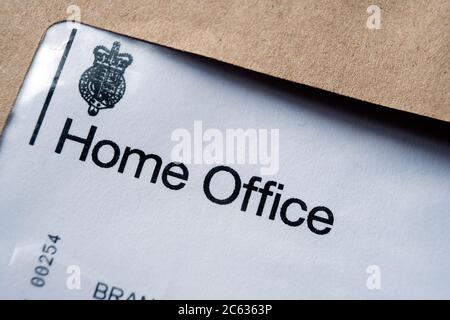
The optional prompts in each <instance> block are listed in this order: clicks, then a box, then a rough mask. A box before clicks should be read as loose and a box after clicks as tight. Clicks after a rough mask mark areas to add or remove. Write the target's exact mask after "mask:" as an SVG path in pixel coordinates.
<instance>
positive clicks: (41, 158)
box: [0, 24, 450, 299]
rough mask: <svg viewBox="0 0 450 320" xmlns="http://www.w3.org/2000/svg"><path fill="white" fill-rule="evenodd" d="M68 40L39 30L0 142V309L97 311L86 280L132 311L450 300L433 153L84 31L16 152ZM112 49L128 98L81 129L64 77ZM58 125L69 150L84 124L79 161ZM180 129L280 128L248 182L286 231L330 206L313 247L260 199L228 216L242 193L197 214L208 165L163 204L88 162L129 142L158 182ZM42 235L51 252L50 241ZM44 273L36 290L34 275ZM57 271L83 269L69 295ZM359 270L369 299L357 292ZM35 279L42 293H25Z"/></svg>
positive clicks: (84, 119) (446, 181)
mask: <svg viewBox="0 0 450 320" xmlns="http://www.w3.org/2000/svg"><path fill="white" fill-rule="evenodd" d="M70 33H71V29H70V28H68V27H67V26H66V25H65V24H57V25H55V26H53V27H52V28H51V29H50V30H49V31H48V33H47V34H46V36H45V39H44V40H43V43H42V45H41V47H40V49H39V51H38V52H37V54H36V57H35V59H34V61H33V64H32V67H31V68H30V70H29V73H28V75H27V77H26V80H25V82H24V85H23V87H22V89H21V92H20V95H19V97H18V99H17V101H16V104H15V106H14V109H13V112H12V114H11V117H10V119H9V122H8V124H7V127H6V130H5V131H4V133H3V136H2V137H1V144H0V208H1V209H0V210H1V214H0V297H1V298H27V299H31V298H65V299H78V298H82V299H91V298H96V297H97V298H99V297H100V298H101V297H102V295H101V294H100V293H99V292H97V296H95V295H96V288H97V289H98V285H99V282H100V283H103V284H105V285H106V286H107V287H108V291H107V294H106V295H105V297H106V298H108V297H109V294H110V293H111V292H110V291H111V289H112V287H116V288H120V289H117V290H116V289H115V291H114V294H113V295H112V296H111V298H114V297H115V295H117V294H118V292H120V290H122V292H123V295H121V298H127V297H129V296H130V295H132V293H134V294H135V297H136V298H141V296H143V295H144V296H145V298H147V299H152V298H154V299H168V298H180V299H184V298H186V299H197V298H211V299H215V298H224V299H260V298H262V299H265V298H269V299H282V298H285V299H299V298H374V299H376V298H450V274H449V272H448V271H449V270H450V251H449V250H448V249H449V244H450V232H449V231H448V230H449V228H450V211H449V207H450V197H449V195H450V166H449V163H450V162H449V160H450V150H449V148H448V146H446V145H441V144H439V143H437V142H434V141H432V140H428V139H426V138H424V137H421V136H416V135H413V134H410V133H407V132H402V131H401V129H398V130H397V129H393V128H391V127H390V128H387V127H386V128H385V127H383V125H381V124H375V123H372V122H370V121H367V122H363V121H361V120H360V119H358V117H357V116H351V115H342V114H340V113H339V106H336V108H335V109H333V108H330V107H328V106H325V105H321V104H320V103H318V102H314V101H312V100H311V99H308V98H307V97H302V96H301V95H299V94H294V93H289V92H286V91H283V90H282V89H278V88H274V87H270V86H269V85H267V84H265V83H263V82H260V81H257V80H256V79H252V78H247V77H246V76H245V75H243V74H240V73H233V72H232V71H230V70H228V69H225V68H222V67H220V66H217V65H216V64H214V63H210V62H208V61H205V60H199V59H197V58H196V57H194V56H192V55H186V54H183V53H179V52H176V51H173V50H170V49H166V48H161V47H158V46H155V45H152V44H148V43H144V42H139V41H137V40H133V39H129V38H126V37H122V36H119V35H116V34H112V33H108V32H105V31H101V30H96V29H93V28H89V27H86V26H83V27H82V28H81V29H80V30H78V32H77V34H76V36H75V38H74V41H73V44H72V47H71V49H70V52H69V55H68V56H67V60H66V62H65V65H64V67H63V69H62V72H61V75H60V78H59V80H58V84H57V86H56V88H55V91H54V94H53V96H52V98H51V102H50V103H49V105H48V110H47V113H46V115H45V118H44V120H43V122H42V125H41V128H40V131H39V134H38V136H37V138H36V141H35V143H34V145H30V144H29V140H30V137H31V135H32V133H33V130H34V129H35V126H36V121H37V119H38V117H39V114H40V112H41V110H42V106H43V105H44V102H45V99H46V97H47V95H48V91H49V89H50V86H51V83H52V80H53V78H54V75H55V72H56V71H57V68H58V64H59V63H60V61H61V57H62V55H63V52H64V49H65V47H66V43H67V41H68V39H69V35H70ZM114 41H120V42H121V47H120V52H126V53H129V54H131V55H132V56H133V62H132V64H131V65H130V66H128V67H127V69H126V71H125V73H124V78H125V80H126V90H125V93H124V95H123V97H122V99H121V100H120V101H119V102H118V103H117V104H116V105H115V107H114V108H112V109H105V110H100V111H99V113H98V114H97V115H96V116H90V115H89V114H88V112H87V110H88V104H87V103H86V101H85V100H84V99H83V98H82V96H81V95H80V91H79V81H80V77H81V75H82V74H83V72H84V71H85V70H86V69H88V68H89V67H90V66H92V63H93V59H94V55H93V50H94V48H95V47H96V46H98V45H104V46H105V47H106V48H111V46H112V44H113V42H114ZM333 110H335V111H333ZM67 118H70V119H72V125H71V129H70V133H71V134H74V135H78V136H80V137H87V135H88V133H89V130H90V128H91V126H96V127H97V131H96V133H95V138H94V140H93V141H94V142H93V144H92V146H91V148H90V152H89V155H88V157H87V159H86V161H80V160H79V157H80V154H81V150H82V146H81V144H79V143H76V142H73V141H70V140H67V141H66V142H65V144H64V147H63V149H62V151H61V153H56V152H55V149H56V147H57V144H58V140H59V138H60V136H61V132H62V130H63V127H64V124H65V123H66V120H67ZM195 121H201V122H202V125H203V129H204V130H206V129H208V128H215V129H218V130H220V131H222V132H225V130H226V129H229V128H243V129H246V128H256V129H268V130H271V129H279V170H278V172H277V174H275V175H272V176H262V178H263V183H264V182H265V181H267V180H274V181H277V182H279V183H282V184H283V185H284V190H283V191H282V197H281V201H282V202H283V201H284V200H286V199H288V198H298V199H301V200H302V201H304V203H305V204H306V205H307V207H308V209H307V210H306V211H301V210H299V207H298V206H297V207H296V206H292V207H291V208H290V209H289V217H290V218H291V219H295V218H296V217H297V216H303V217H304V218H306V217H307V214H308V212H309V211H310V210H311V209H312V208H314V207H317V206H325V207H327V208H329V209H330V210H331V211H332V213H333V217H334V222H333V225H332V228H331V231H330V232H329V233H327V234H324V235H318V234H315V233H313V232H311V231H310V229H309V228H308V226H307V222H306V221H305V222H304V223H303V224H302V225H300V226H298V227H291V226H288V225H286V224H285V223H283V222H282V221H281V220H280V217H279V216H277V217H276V219H275V220H270V219H268V213H269V211H270V206H271V205H272V202H273V197H271V198H268V199H267V204H266V208H265V211H264V213H263V215H262V216H257V215H256V214H255V212H256V210H257V207H258V203H259V197H260V194H259V193H253V194H252V197H251V198H250V201H249V207H248V210H247V211H246V212H242V211H241V210H240V208H241V204H242V200H243V197H244V195H245V189H242V188H241V189H240V193H239V196H238V198H237V199H236V200H235V201H233V202H232V203H230V204H227V205H219V204H216V203H213V202H211V201H210V200H208V199H207V197H206V196H205V193H204V191H203V183H204V178H205V176H206V175H207V173H208V172H209V171H210V170H211V168H213V167H215V166H216V165H205V164H195V163H191V164H186V167H187V168H188V170H189V178H188V181H186V185H185V186H184V187H183V188H182V189H180V190H170V189H168V188H166V187H165V186H164V184H163V183H162V181H161V173H160V175H159V177H158V180H157V181H156V183H151V182H150V172H151V171H146V170H148V168H146V167H144V170H143V171H142V174H141V177H140V178H139V179H137V178H135V177H134V171H135V168H136V164H137V162H134V164H131V163H130V164H129V165H128V166H127V168H126V170H125V172H124V173H119V172H118V166H119V165H118V164H117V165H115V166H113V167H111V168H100V167H99V166H97V165H96V164H95V163H94V162H93V161H92V155H91V154H92V149H93V147H94V145H95V143H96V142H98V141H100V140H104V139H107V140H110V141H113V142H114V143H116V144H117V145H118V146H119V147H120V151H121V154H122V153H123V151H124V149H125V148H126V147H127V146H129V147H131V148H138V149H140V150H143V151H145V152H146V153H153V154H156V155H158V156H160V157H161V159H162V163H163V164H162V166H163V167H162V168H164V166H166V165H167V164H168V163H169V162H171V161H172V160H171V152H172V150H173V147H174V145H175V142H174V141H172V140H171V136H172V134H173V132H174V130H176V129H179V128H184V129H187V130H188V131H189V130H190V132H193V131H194V123H195ZM105 149H107V148H105ZM109 151H111V150H109ZM103 157H104V158H102V159H103V160H104V159H108V157H111V153H109V154H108V152H107V151H105V153H104V154H103ZM105 161H106V160H105ZM225 165H226V166H229V167H231V168H233V170H235V171H236V172H238V174H239V176H240V178H241V180H242V183H248V181H249V179H250V178H251V177H252V176H261V174H260V167H259V166H258V165H254V164H233V165H229V164H225ZM161 171H162V169H161ZM229 178H230V177H229V176H228V177H227V176H226V175H225V174H224V175H223V176H219V175H218V176H217V177H215V178H214V179H215V180H214V181H215V185H214V187H213V191H214V193H215V194H217V195H218V196H219V195H220V196H223V197H225V196H226V195H227V194H230V190H232V184H230V179H229ZM216 179H217V180H216ZM258 187H261V188H262V187H263V184H262V183H260V184H259V185H258ZM272 191H276V188H272ZM49 234H50V235H58V236H59V237H60V239H58V240H57V241H56V243H52V240H51V239H50V238H49V237H48V235H49ZM44 245H46V247H45V248H43V246H44ZM51 245H54V247H55V248H56V250H53V249H51V250H49V249H48V247H49V246H51ZM43 250H44V251H45V250H47V251H49V252H47V253H45V252H43ZM54 251H56V252H54ZM52 253H53V254H52ZM42 254H47V256H48V257H47V258H40V256H41V255H42ZM52 258H53V261H52V263H51V265H50V266H47V265H45V263H48V262H46V261H44V260H46V259H52ZM39 259H41V261H39ZM42 265H45V266H46V268H47V269H48V271H49V272H48V274H46V275H45V276H40V275H39V274H37V273H36V269H35V268H36V267H38V266H42ZM68 268H69V272H68ZM73 268H75V269H73ZM374 268H375V269H374ZM42 270H43V269H42V268H41V269H38V272H40V273H46V271H42ZM73 270H78V271H80V272H81V276H80V279H81V280H80V281H81V282H80V284H81V288H73V286H72V287H71V285H70V283H69V285H68V281H69V282H70V281H72V280H73V278H70V277H71V276H73ZM373 270H375V271H376V273H377V274H376V275H375V276H377V275H379V276H380V277H379V279H378V278H377V279H378V280H380V281H379V283H378V284H379V285H380V286H381V287H380V288H375V289H374V288H373V286H372V287H371V284H370V283H372V282H371V281H373V280H374V278H373V277H372V278H371V276H374V274H372V271H373ZM378 273H379V274H378ZM37 276H38V277H41V278H42V279H44V281H45V285H43V286H42V287H37V286H34V285H33V284H32V283H31V279H32V278H33V277H37ZM368 282H370V283H368ZM71 283H72V284H73V281H72V282H71ZM101 288H103V287H101ZM132 297H134V296H133V295H132Z"/></svg>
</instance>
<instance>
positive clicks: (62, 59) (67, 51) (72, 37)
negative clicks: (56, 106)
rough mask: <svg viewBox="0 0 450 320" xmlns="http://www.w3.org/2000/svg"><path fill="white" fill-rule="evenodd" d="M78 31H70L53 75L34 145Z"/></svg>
mask: <svg viewBox="0 0 450 320" xmlns="http://www.w3.org/2000/svg"><path fill="white" fill-rule="evenodd" d="M76 33H77V29H72V32H71V33H70V37H69V41H68V42H67V44H66V48H65V49H64V53H63V55H62V57H61V60H60V61H59V65H58V69H57V70H56V73H55V76H54V77H53V82H52V86H51V87H50V90H48V93H47V98H45V102H44V105H43V106H42V110H41V113H40V114H39V118H38V120H37V122H36V126H35V127H34V130H33V134H32V135H31V139H30V144H31V145H34V143H35V141H36V138H37V135H38V133H39V130H40V129H41V125H42V122H43V121H44V118H45V114H46V113H47V109H48V105H49V104H50V101H51V100H52V97H53V93H54V92H55V89H56V85H57V84H58V80H59V76H60V75H61V71H62V69H63V67H64V63H66V58H67V56H68V55H69V51H70V48H71V47H72V43H73V39H74V38H75V35H76Z"/></svg>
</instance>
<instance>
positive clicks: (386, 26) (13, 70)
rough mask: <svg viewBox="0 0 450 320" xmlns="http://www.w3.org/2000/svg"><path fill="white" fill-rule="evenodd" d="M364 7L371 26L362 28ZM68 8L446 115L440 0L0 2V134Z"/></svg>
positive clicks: (280, 72)
mask: <svg viewBox="0 0 450 320" xmlns="http://www.w3.org/2000/svg"><path fill="white" fill-rule="evenodd" d="M371 4H376V5H378V6H379V7H380V8H381V29H379V30H370V29H368V28H367V26H366V21H367V18H368V17H369V13H367V11H366V10H367V8H368V6H369V5H371ZM69 5H77V6H78V7H79V8H80V10H81V11H80V13H81V22H82V23H85V24H89V25H92V26H96V27H99V28H102V29H107V30H110V31H114V32H118V33H121V34H125V35H129V36H132V37H135V38H139V39H143V40H147V41H150V42H155V43H159V44H162V45H165V46H169V47H173V48H176V49H180V50H183V51H189V52H192V53H196V54H200V55H203V56H207V57H210V58H214V59H217V60H220V61H224V62H227V63H230V64H233V65H237V66H240V67H243V68H247V69H251V70H255V71H258V72H261V73H265V74H269V75H272V76H275V77H279V78H283V79H287V80H290V81H294V82H298V83H302V84H306V85H309V86H312V87H317V88H321V89H324V90H328V91H331V92H335V93H338V94H341V95H345V96H350V97H353V98H357V99H360V100H364V101H368V102H372V103H375V104H379V105H383V106H387V107H390V108H395V109H399V110H404V111H408V112H412V113H416V114H420V115H424V116H427V117H432V118H436V119H440V120H444V121H450V19H449V17H450V1H448V0H431V1H418V0H397V1H386V0H383V1H377V2H374V1H364V0H342V1H325V0H285V1H283V0H266V1H256V0H252V1H246V0H215V1H206V0H184V1H168V0H161V1H144V0H132V1H120V0H110V1H106V0H97V1H92V0H91V1H90V0H77V1H62V0H47V1H23V0H22V1H13V0H2V1H1V2H0V27H1V34H0V41H1V45H2V54H1V56H2V58H1V62H0V69H1V81H0V103H1V106H0V130H1V129H2V128H3V127H4V124H5V122H6V119H7V116H8V114H9V111H10V109H11V107H12V105H13V104H14V100H15V97H16V96H17V93H18V92H19V89H20V86H21V84H22V81H23V79H24V77H25V74H26V71H27V68H28V66H29V64H30V62H31V61H32V58H33V54H34V52H35V50H36V49H37V47H38V46H39V42H40V39H41V38H42V37H43V35H44V33H45V31H46V29H47V28H48V27H49V26H50V25H52V24H54V23H56V22H58V21H64V20H66V19H67V18H68V17H69V16H70V13H68V12H67V8H68V6H69ZM369 106H370V105H369ZM362 107H368V105H363V106H362Z"/></svg>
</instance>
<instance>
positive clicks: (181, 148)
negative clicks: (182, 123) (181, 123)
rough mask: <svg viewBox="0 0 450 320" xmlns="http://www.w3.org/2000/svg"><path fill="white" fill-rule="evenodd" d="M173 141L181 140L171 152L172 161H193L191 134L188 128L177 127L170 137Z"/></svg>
mask: <svg viewBox="0 0 450 320" xmlns="http://www.w3.org/2000/svg"><path fill="white" fill-rule="evenodd" d="M170 140H172V141H179V143H178V144H176V145H175V146H174V147H173V148H172V151H171V153H170V156H171V158H172V161H174V162H184V163H187V164H189V163H191V161H192V158H191V149H192V145H191V134H190V133H189V131H187V130H186V129H175V130H174V131H173V132H172V136H171V137H170Z"/></svg>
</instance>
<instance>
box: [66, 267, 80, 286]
mask: <svg viewBox="0 0 450 320" xmlns="http://www.w3.org/2000/svg"><path fill="white" fill-rule="evenodd" d="M66 273H67V274H69V277H68V278H67V281H66V286H67V289H69V290H81V269H80V267H79V266H76V265H71V266H68V267H67V269H66Z"/></svg>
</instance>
